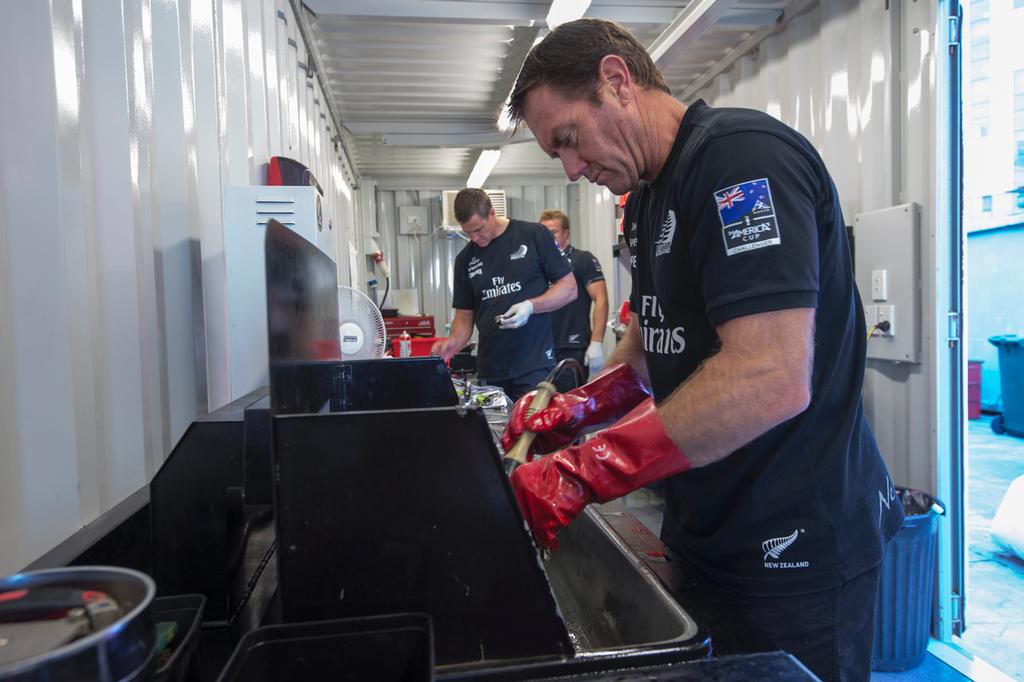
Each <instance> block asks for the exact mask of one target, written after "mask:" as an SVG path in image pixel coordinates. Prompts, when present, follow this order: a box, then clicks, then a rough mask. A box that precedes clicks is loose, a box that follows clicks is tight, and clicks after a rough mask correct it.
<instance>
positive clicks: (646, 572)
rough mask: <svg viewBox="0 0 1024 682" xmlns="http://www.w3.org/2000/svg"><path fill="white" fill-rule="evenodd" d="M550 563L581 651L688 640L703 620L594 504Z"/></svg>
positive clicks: (547, 566) (572, 526)
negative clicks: (676, 597)
mask: <svg viewBox="0 0 1024 682" xmlns="http://www.w3.org/2000/svg"><path fill="white" fill-rule="evenodd" d="M558 540H559V543H560V548H559V550H558V551H557V552H555V553H554V554H553V555H552V556H551V558H550V559H549V560H548V561H547V562H546V563H545V570H546V571H547V574H548V578H549V579H550V580H551V588H552V590H553V591H554V593H555V601H556V602H558V606H559V608H560V609H561V611H562V616H563V618H564V619H565V625H566V628H567V629H568V630H569V637H570V638H571V639H572V641H573V646H575V648H576V652H577V656H579V655H586V654H588V653H607V652H609V651H610V650H614V651H616V652H620V651H623V650H636V649H648V648H652V647H658V646H665V645H672V644H674V643H682V642H684V641H686V640H689V639H692V638H693V637H694V636H696V635H697V624H696V623H695V622H694V620H693V618H691V617H690V615H689V614H687V613H686V611H684V610H683V609H682V608H681V607H680V606H679V605H678V604H677V603H676V602H675V600H673V599H672V597H671V596H670V595H669V593H668V592H667V591H666V590H665V588H664V587H662V585H661V583H660V582H659V581H658V579H657V578H656V577H655V575H654V574H653V573H652V572H651V570H650V569H649V568H647V566H646V565H645V564H644V563H643V562H642V561H641V560H640V559H639V558H638V557H637V556H636V554H634V553H633V552H632V551H631V550H630V549H629V548H628V547H627V546H626V545H625V544H624V543H623V542H622V540H621V539H620V538H619V536H618V535H617V534H616V533H615V531H613V530H612V528H611V526H609V525H608V523H607V521H605V520H604V519H603V518H602V517H601V514H600V513H599V512H598V511H597V510H596V509H594V508H592V507H588V508H587V509H586V511H585V512H584V513H583V514H582V515H581V516H580V517H579V518H578V519H577V520H576V521H574V522H573V523H572V524H570V525H569V526H568V527H567V528H565V529H564V530H562V531H561V532H560V533H559V534H558Z"/></svg>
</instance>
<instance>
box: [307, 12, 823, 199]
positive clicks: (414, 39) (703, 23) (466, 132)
mask: <svg viewBox="0 0 1024 682" xmlns="http://www.w3.org/2000/svg"><path fill="white" fill-rule="evenodd" d="M550 4H551V3H550V2H548V1H546V0H536V1H534V0H521V1H519V2H508V1H504V0H305V5H306V6H307V7H308V8H309V10H310V12H309V13H307V14H306V19H307V21H308V24H309V27H310V29H311V32H312V35H313V38H314V40H315V43H316V47H317V51H318V53H319V55H318V57H319V60H320V63H321V68H322V71H323V76H324V78H325V81H326V84H327V89H328V91H329V93H328V94H329V96H330V97H331V99H332V100H333V104H334V108H335V111H336V113H337V115H338V116H339V117H340V119H341V121H340V123H341V124H342V125H343V126H344V127H345V128H346V129H347V131H348V134H350V135H351V137H350V138H349V147H350V149H351V150H352V152H353V154H354V156H355V158H354V159H352V161H353V162H354V163H355V165H356V167H357V170H358V172H359V174H360V175H369V176H372V177H374V178H377V179H379V180H382V181H383V180H386V179H387V178H398V177H402V178H424V177H431V178H439V179H443V180H444V181H445V182H448V183H449V184H451V185H452V186H458V185H460V184H464V182H465V179H466V178H467V177H468V176H469V173H470V171H471V170H472V168H473V164H474V163H475V162H476V158H477V156H478V155H479V153H480V150H481V149H495V148H502V149H503V153H502V156H501V159H500V160H499V162H498V165H497V166H496V167H495V169H494V171H493V172H492V175H493V176H502V177H506V178H509V177H515V176H523V177H530V178H534V179H536V178H541V177H542V178H554V177H564V175H562V169H561V164H559V163H558V162H557V161H553V160H551V159H549V158H548V157H547V156H546V155H545V154H544V153H543V152H541V151H540V149H538V148H537V145H536V144H535V143H534V142H533V141H532V140H530V139H529V138H528V136H527V135H528V134H527V135H520V136H518V137H516V138H513V139H512V140H510V139H509V137H508V135H507V134H506V133H503V132H501V131H499V130H498V128H497V126H496V125H495V123H494V121H495V117H496V114H497V112H498V111H499V109H500V107H501V105H502V104H503V103H504V101H505V99H506V97H507V96H508V93H509V91H510V90H511V88H512V85H513V83H514V81H515V77H516V76H517V75H518V70H519V67H520V65H521V64H522V61H523V58H524V57H525V55H526V53H527V52H528V51H529V49H530V47H531V46H532V44H533V41H534V39H535V38H536V37H537V36H538V35H540V33H541V31H542V29H546V24H545V17H546V16H547V13H548V9H549V8H550ZM811 4H813V0H742V1H737V0H731V1H729V0H691V1H690V2H684V1H681V0H618V1H616V2H611V1H610V0H594V1H593V2H592V3H591V5H590V7H589V9H588V10H587V13H586V15H585V16H589V17H599V18H603V19H611V20H613V21H617V22H619V23H621V24H623V25H624V26H626V27H627V28H628V29H629V30H630V31H632V32H633V34H634V35H635V36H636V37H637V39H639V40H640V41H641V42H642V43H643V44H645V45H647V46H648V49H649V50H650V52H651V54H652V55H653V56H654V57H655V61H656V63H657V64H658V66H659V67H660V68H661V70H662V73H663V74H664V75H665V77H666V80H667V81H668V83H669V86H670V87H671V89H672V92H673V94H675V95H676V96H677V97H679V98H680V99H681V100H683V101H686V100H687V97H688V96H689V95H690V94H692V93H693V92H694V91H696V90H697V89H698V88H699V87H701V86H703V85H704V84H706V83H707V81H708V80H710V78H713V77H714V76H715V75H716V74H717V73H720V72H721V71H723V70H725V69H726V68H728V66H729V65H730V64H731V63H732V62H733V61H735V59H737V58H738V57H740V56H742V55H743V54H744V53H746V52H748V51H749V50H751V49H753V47H755V46H756V45H757V43H759V42H760V41H761V40H763V39H764V38H765V37H767V36H768V35H769V34H770V33H772V32H773V31H775V30H777V28H778V27H779V25H780V24H781V23H782V21H783V19H784V18H788V16H791V15H792V14H794V13H796V12H799V11H802V10H803V9H804V8H806V7H808V6H809V5H811Z"/></svg>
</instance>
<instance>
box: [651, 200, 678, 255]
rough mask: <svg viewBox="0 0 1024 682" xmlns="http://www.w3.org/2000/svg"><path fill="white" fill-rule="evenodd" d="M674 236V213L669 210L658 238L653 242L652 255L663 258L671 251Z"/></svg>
mask: <svg viewBox="0 0 1024 682" xmlns="http://www.w3.org/2000/svg"><path fill="white" fill-rule="evenodd" d="M675 236H676V212H675V211H673V210H671V209H670V210H669V212H668V214H667V215H666V216H665V222H663V223H662V224H661V230H660V231H659V232H658V238H657V240H655V242H654V255H655V256H664V255H665V254H666V253H670V252H671V251H672V238H673V237H675Z"/></svg>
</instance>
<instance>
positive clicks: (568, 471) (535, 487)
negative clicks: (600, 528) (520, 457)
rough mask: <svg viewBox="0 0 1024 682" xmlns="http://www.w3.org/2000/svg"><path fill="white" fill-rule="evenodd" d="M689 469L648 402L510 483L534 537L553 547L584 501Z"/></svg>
mask: <svg viewBox="0 0 1024 682" xmlns="http://www.w3.org/2000/svg"><path fill="white" fill-rule="evenodd" d="M692 468H693V465H692V464H691V463H690V460H689V459H687V457H686V455H684V454H683V453H682V451H680V450H679V448H677V447H676V445H675V443H673V442H672V440H671V439H670V438H669V437H668V434H667V433H665V425H664V424H663V423H662V421H661V417H660V416H659V415H658V408H657V406H656V405H655V404H654V400H653V399H651V398H648V399H647V400H645V401H644V402H643V403H641V404H640V405H639V406H638V407H636V408H635V409H634V410H633V411H632V412H630V413H629V414H628V415H626V416H625V417H623V418H622V419H621V420H620V421H619V422H617V423H616V424H615V425H614V426H611V427H610V428H607V429H605V430H604V431H602V432H601V433H599V434H597V435H596V436H594V437H593V438H591V439H590V440H588V441H587V442H585V443H582V444H580V445H574V446H572V447H570V448H566V449H565V450H562V451H560V452H556V453H555V454H553V455H551V456H550V457H543V458H541V459H537V460H534V461H532V462H528V463H526V464H523V465H522V466H520V467H518V468H516V470H515V471H513V472H512V479H511V480H512V490H514V491H515V493H516V498H517V499H518V500H519V506H520V508H521V509H522V510H523V516H524V517H526V521H527V523H528V524H529V525H530V528H531V529H532V530H533V535H534V537H536V538H537V541H538V542H539V543H540V544H541V545H543V546H545V547H550V548H551V549H557V548H558V540H557V538H556V537H555V536H556V534H557V533H558V531H559V530H561V529H562V528H564V527H565V526H567V525H569V523H570V522H571V521H572V520H573V519H575V518H576V517H577V516H579V515H580V513H582V512H583V508H584V507H586V506H587V505H588V504H589V503H591V502H607V501H608V500H614V499H615V498H617V497H622V496H623V495H625V494H626V493H628V492H631V491H633V490H636V489H637V488H640V487H643V486H645V485H647V484H649V483H653V482H655V481H660V480H661V479H663V478H666V477H668V476H672V475H674V474H679V473H682V472H684V471H689V470H690V469H692Z"/></svg>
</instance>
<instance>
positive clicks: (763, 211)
mask: <svg viewBox="0 0 1024 682" xmlns="http://www.w3.org/2000/svg"><path fill="white" fill-rule="evenodd" d="M714 199H715V206H716V208H717V210H718V219H719V220H720V221H721V222H722V239H723V240H724V241H725V254H726V255H727V256H735V255H736V254H738V253H743V252H744V251H753V250H754V249H761V248H764V247H766V246H778V245H779V244H781V243H782V235H781V234H780V233H779V223H778V220H777V219H776V216H775V207H774V204H773V203H772V191H771V187H770V186H769V184H768V178H760V179H758V180H748V181H746V182H741V183H740V184H738V185H732V186H730V187H723V188H722V189H720V190H716V191H715V192H714Z"/></svg>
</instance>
